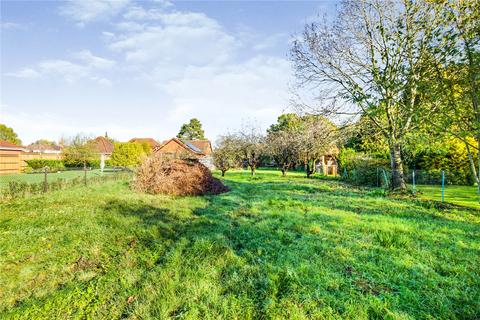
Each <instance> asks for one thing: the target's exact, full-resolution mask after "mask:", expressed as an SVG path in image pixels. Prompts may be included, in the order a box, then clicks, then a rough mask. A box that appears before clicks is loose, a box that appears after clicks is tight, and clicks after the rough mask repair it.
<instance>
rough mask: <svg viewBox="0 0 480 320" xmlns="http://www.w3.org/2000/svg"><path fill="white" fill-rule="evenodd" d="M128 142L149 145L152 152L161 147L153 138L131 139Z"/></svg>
mask: <svg viewBox="0 0 480 320" xmlns="http://www.w3.org/2000/svg"><path fill="white" fill-rule="evenodd" d="M128 142H138V143H144V142H146V143H148V144H149V145H150V147H152V150H153V149H155V148H157V147H160V146H161V144H160V143H159V142H158V141H157V140H155V139H153V138H132V139H130V141H128Z"/></svg>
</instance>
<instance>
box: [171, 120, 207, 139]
mask: <svg viewBox="0 0 480 320" xmlns="http://www.w3.org/2000/svg"><path fill="white" fill-rule="evenodd" d="M177 138H179V139H185V140H195V139H205V132H204V131H203V129H202V123H201V122H200V120H198V119H196V118H192V119H190V122H189V123H184V124H183V125H182V127H181V128H180V132H179V133H178V134H177Z"/></svg>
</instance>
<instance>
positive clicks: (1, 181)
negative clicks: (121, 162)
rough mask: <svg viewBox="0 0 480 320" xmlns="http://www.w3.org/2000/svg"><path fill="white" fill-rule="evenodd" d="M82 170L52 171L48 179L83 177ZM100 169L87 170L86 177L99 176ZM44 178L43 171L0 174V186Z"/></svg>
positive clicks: (109, 172)
mask: <svg viewBox="0 0 480 320" xmlns="http://www.w3.org/2000/svg"><path fill="white" fill-rule="evenodd" d="M112 172H113V171H105V172H104V174H111V173H112ZM83 174H84V172H83V171H82V170H69V171H61V172H52V173H49V174H48V181H49V182H52V181H55V180H57V179H61V178H62V179H73V178H76V177H83ZM100 175H101V172H100V169H94V170H89V171H88V172H87V177H94V176H100ZM44 178H45V176H44V174H43V173H15V174H7V175H0V187H2V186H5V185H7V184H8V183H9V182H10V181H18V182H27V183H37V182H42V181H43V179H44Z"/></svg>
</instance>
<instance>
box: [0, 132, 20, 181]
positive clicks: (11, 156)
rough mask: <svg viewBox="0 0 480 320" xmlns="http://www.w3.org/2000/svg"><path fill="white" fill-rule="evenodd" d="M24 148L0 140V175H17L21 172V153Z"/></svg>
mask: <svg viewBox="0 0 480 320" xmlns="http://www.w3.org/2000/svg"><path fill="white" fill-rule="evenodd" d="M24 151H25V148H24V147H22V146H18V145H16V144H13V143H11V142H8V141H5V140H0V174H9V173H19V172H21V171H22V164H23V163H24V161H23V159H22V153H23V152H24Z"/></svg>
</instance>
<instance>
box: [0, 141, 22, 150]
mask: <svg viewBox="0 0 480 320" xmlns="http://www.w3.org/2000/svg"><path fill="white" fill-rule="evenodd" d="M0 149H10V150H24V147H22V146H17V145H16V144H14V143H11V142H8V141H5V140H0Z"/></svg>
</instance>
